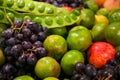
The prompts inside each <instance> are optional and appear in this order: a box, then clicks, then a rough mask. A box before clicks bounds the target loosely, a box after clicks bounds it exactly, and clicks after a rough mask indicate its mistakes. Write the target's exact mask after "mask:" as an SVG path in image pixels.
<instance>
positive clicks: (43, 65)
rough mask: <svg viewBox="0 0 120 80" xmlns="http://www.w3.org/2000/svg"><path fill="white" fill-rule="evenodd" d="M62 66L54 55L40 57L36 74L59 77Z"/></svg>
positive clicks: (40, 76)
mask: <svg viewBox="0 0 120 80" xmlns="http://www.w3.org/2000/svg"><path fill="white" fill-rule="evenodd" d="M60 72H61V68H60V65H59V63H58V62H57V61H56V60H55V59H54V58H52V57H48V56H47V57H43V58H40V59H39V60H38V61H37V63H36V65H35V74H36V75H37V76H38V77H39V78H41V79H44V78H46V77H59V75H60Z"/></svg>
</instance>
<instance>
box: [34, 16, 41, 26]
mask: <svg viewBox="0 0 120 80" xmlns="http://www.w3.org/2000/svg"><path fill="white" fill-rule="evenodd" d="M33 21H34V22H36V23H39V24H41V23H42V19H41V18H40V17H35V18H34V19H33Z"/></svg>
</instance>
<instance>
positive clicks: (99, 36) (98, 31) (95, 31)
mask: <svg viewBox="0 0 120 80" xmlns="http://www.w3.org/2000/svg"><path fill="white" fill-rule="evenodd" d="M105 27H107V24H105V23H103V22H101V23H96V24H95V25H94V26H93V28H92V29H91V33H92V38H93V41H103V40H104V29H105Z"/></svg>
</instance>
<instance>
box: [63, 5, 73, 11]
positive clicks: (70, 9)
mask: <svg viewBox="0 0 120 80" xmlns="http://www.w3.org/2000/svg"><path fill="white" fill-rule="evenodd" d="M62 8H64V9H66V10H68V11H70V12H71V11H72V10H73V8H72V7H68V6H63V7H62Z"/></svg>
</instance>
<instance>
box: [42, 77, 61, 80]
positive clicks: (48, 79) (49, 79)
mask: <svg viewBox="0 0 120 80" xmlns="http://www.w3.org/2000/svg"><path fill="white" fill-rule="evenodd" d="M43 80H59V79H58V78H56V77H47V78H45V79H43Z"/></svg>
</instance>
